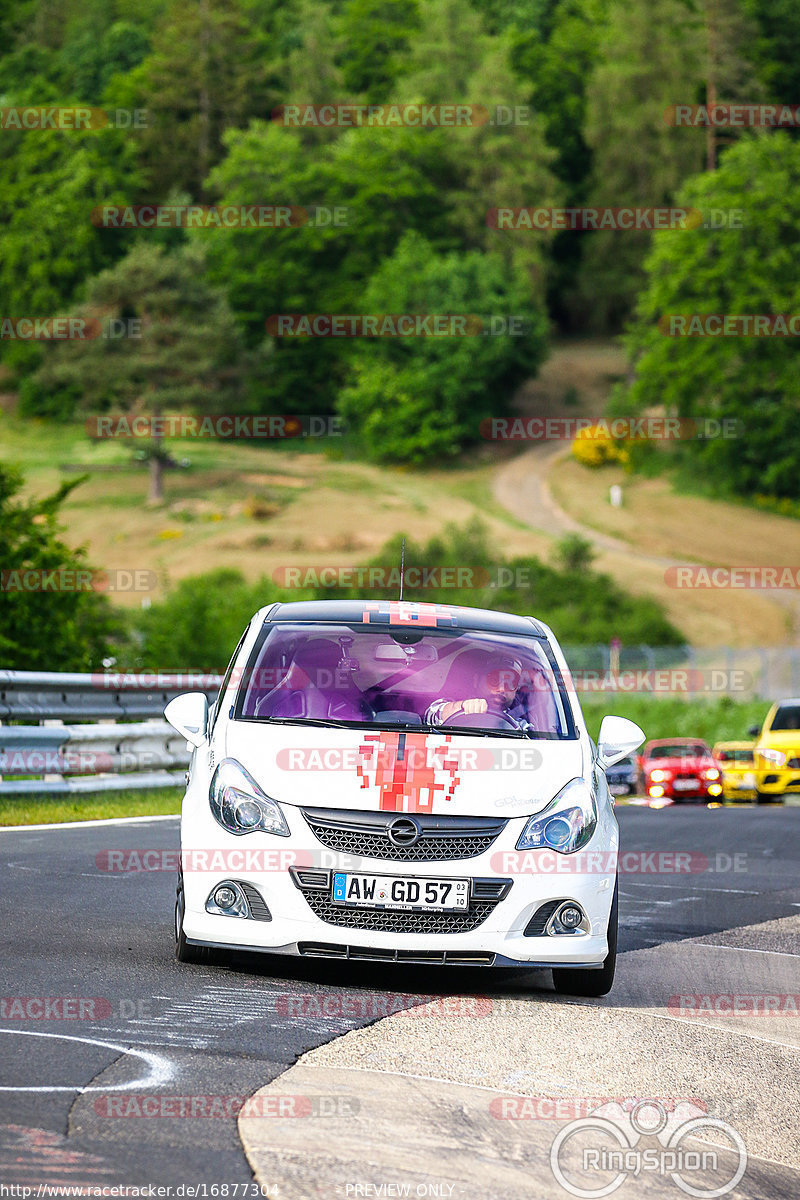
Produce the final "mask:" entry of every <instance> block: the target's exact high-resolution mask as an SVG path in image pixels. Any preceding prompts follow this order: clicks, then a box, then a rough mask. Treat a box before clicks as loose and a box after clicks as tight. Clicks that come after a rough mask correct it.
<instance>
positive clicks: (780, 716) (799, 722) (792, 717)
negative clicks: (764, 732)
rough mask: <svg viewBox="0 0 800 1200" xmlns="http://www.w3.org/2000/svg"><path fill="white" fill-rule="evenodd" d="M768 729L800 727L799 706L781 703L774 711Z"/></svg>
mask: <svg viewBox="0 0 800 1200" xmlns="http://www.w3.org/2000/svg"><path fill="white" fill-rule="evenodd" d="M770 729H800V706H798V705H796V704H782V705H781V706H780V708H779V709H778V711H777V712H776V713H775V719H774V720H773V722H772V725H771V726H770Z"/></svg>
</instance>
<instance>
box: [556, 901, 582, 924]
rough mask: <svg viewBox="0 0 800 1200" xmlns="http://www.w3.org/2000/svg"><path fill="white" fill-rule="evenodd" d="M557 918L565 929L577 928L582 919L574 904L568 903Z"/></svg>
mask: <svg viewBox="0 0 800 1200" xmlns="http://www.w3.org/2000/svg"><path fill="white" fill-rule="evenodd" d="M558 919H559V921H560V922H561V924H562V925H563V926H564V928H565V929H577V928H578V926H579V925H580V923H581V921H582V920H583V913H582V912H581V910H580V909H579V908H578V907H577V906H576V905H574V904H568V905H567V906H566V908H562V909H561V912H560V913H559V914H558Z"/></svg>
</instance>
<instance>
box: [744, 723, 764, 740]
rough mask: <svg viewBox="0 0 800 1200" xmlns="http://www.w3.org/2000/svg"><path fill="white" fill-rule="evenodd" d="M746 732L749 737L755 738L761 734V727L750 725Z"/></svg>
mask: <svg viewBox="0 0 800 1200" xmlns="http://www.w3.org/2000/svg"><path fill="white" fill-rule="evenodd" d="M747 732H748V734H749V736H750V737H755V738H757V737H758V735H759V734H760V733H761V726H760V725H750V726H748V729H747Z"/></svg>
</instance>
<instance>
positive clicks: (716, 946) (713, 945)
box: [692, 942, 800, 958]
mask: <svg viewBox="0 0 800 1200" xmlns="http://www.w3.org/2000/svg"><path fill="white" fill-rule="evenodd" d="M692 945H693V946H703V947H704V948H705V949H707V950H740V951H744V953H745V954H777V955H779V956H780V957H781V958H800V954H792V952H791V951H790V950H759V948H758V946H730V945H728V944H726V943H723V942H692Z"/></svg>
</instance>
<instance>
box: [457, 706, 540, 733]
mask: <svg viewBox="0 0 800 1200" xmlns="http://www.w3.org/2000/svg"><path fill="white" fill-rule="evenodd" d="M487 717H496V718H497V719H498V720H500V721H502V722H503V725H501V726H500V728H501V729H502V728H503V726H507V727H508V728H509V729H522V725H521V724H520V723H519V721H517V719H516V718H515V717H512V716H510V715H509V714H508V713H507V712H503V711H502V709H499V708H491V707H490V708H487V710H486V712H481V713H463V712H462V713H453V714H452V716H449V717H448V718H447V720H445V721H440V722H439V725H440V727H441V728H444V726H446V725H449V724H450V723H451V722H453V723H454V724H457V725H465V726H466V727H467V728H469V729H482V728H483V727H484V725H485V722H486V718H487Z"/></svg>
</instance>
